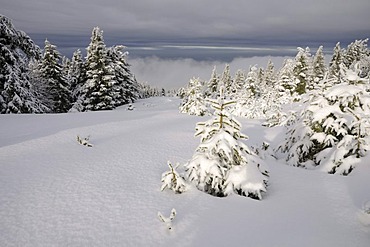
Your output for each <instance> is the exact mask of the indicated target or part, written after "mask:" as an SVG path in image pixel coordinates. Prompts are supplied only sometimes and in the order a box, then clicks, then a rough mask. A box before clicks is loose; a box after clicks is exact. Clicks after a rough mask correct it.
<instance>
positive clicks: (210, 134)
mask: <svg viewBox="0 0 370 247" xmlns="http://www.w3.org/2000/svg"><path fill="white" fill-rule="evenodd" d="M220 91H221V92H220V97H219V98H218V99H217V100H210V102H211V104H212V107H213V108H214V109H215V115H216V117H215V118H214V119H210V120H208V121H206V122H201V123H198V124H197V127H196V130H197V132H196V136H200V137H201V143H200V145H199V146H198V148H197V149H196V151H195V154H194V155H193V157H192V159H191V160H190V161H189V162H188V163H187V164H186V165H185V167H186V172H187V178H188V179H189V180H190V181H192V182H193V183H194V184H195V185H196V187H197V188H198V189H199V190H202V191H204V192H206V193H208V194H211V195H214V196H219V197H223V196H227V195H230V194H232V193H235V194H238V195H243V196H248V197H251V198H254V199H261V198H262V195H261V192H265V191H266V183H267V177H268V176H267V171H266V170H265V169H263V167H262V166H263V163H262V160H261V159H260V158H258V156H257V155H255V154H254V153H253V152H252V151H251V150H250V149H249V148H248V147H247V146H246V145H245V144H244V143H243V142H241V141H240V139H246V138H247V137H246V136H245V135H243V134H241V133H240V129H241V124H240V123H239V122H238V121H237V120H236V119H235V118H234V117H232V116H231V114H230V113H229V112H228V111H227V110H226V107H227V106H230V105H231V104H234V103H235V102H234V101H225V100H224V96H223V95H224V94H223V87H221V90H220Z"/></svg>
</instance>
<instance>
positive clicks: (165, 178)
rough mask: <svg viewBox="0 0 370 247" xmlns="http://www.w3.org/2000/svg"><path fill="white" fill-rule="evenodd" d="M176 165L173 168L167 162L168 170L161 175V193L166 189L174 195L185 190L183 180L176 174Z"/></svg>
mask: <svg viewBox="0 0 370 247" xmlns="http://www.w3.org/2000/svg"><path fill="white" fill-rule="evenodd" d="M178 166H179V164H177V165H176V166H175V167H173V166H172V164H171V163H170V162H168V167H169V168H170V170H169V171H167V172H164V173H163V174H162V180H161V181H162V187H161V191H163V190H165V189H166V188H167V189H170V190H173V191H174V192H175V193H179V194H181V193H183V192H185V190H186V182H185V180H184V178H183V177H182V176H181V175H180V174H179V173H178V172H177V170H176V169H177V167H178Z"/></svg>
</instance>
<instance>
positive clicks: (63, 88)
mask: <svg viewBox="0 0 370 247" xmlns="http://www.w3.org/2000/svg"><path fill="white" fill-rule="evenodd" d="M60 59H61V55H60V53H59V52H58V51H57V47H56V46H55V45H53V44H51V43H50V42H49V41H48V40H45V47H44V53H43V56H42V58H41V60H40V61H39V64H38V66H37V69H38V71H39V72H38V74H39V76H40V79H41V82H42V83H43V86H44V88H43V95H44V96H45V99H46V101H45V103H46V104H47V105H48V106H49V108H50V109H51V111H52V112H55V113H62V112H67V111H68V110H69V109H70V108H71V91H70V85H69V83H68V80H67V78H66V77H65V75H64V73H63V68H62V65H61V64H60V63H59V62H60Z"/></svg>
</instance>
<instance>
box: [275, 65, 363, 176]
mask: <svg viewBox="0 0 370 247" xmlns="http://www.w3.org/2000/svg"><path fill="white" fill-rule="evenodd" d="M343 80H344V81H343V82H342V83H341V84H339V83H335V84H334V86H332V87H330V88H328V89H327V90H325V91H324V92H321V91H319V90H317V91H314V92H312V95H313V97H312V100H311V101H310V103H309V105H308V106H307V107H306V109H304V110H303V111H302V113H301V117H300V119H299V120H298V121H297V123H296V124H295V125H293V126H292V127H291V129H290V130H289V131H288V133H287V139H286V141H285V142H284V143H283V144H282V145H280V147H279V148H278V149H279V150H281V151H283V152H286V153H287V158H286V159H287V162H288V164H290V165H293V166H300V167H305V168H310V169H313V168H318V169H321V170H323V171H325V172H328V173H338V174H342V175H347V174H349V173H350V172H351V171H352V170H353V169H354V168H355V165H356V163H357V162H358V161H359V158H360V157H362V156H364V155H365V153H366V151H367V150H369V148H370V117H369V116H370V94H369V90H368V89H369V81H368V80H365V79H361V78H360V77H359V76H358V72H357V71H353V70H348V69H347V70H346V71H345V76H344V78H343Z"/></svg>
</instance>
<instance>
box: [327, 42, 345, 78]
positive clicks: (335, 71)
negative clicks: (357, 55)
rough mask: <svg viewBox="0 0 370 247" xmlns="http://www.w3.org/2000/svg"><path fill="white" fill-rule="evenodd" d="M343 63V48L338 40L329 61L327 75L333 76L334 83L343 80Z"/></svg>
mask: <svg viewBox="0 0 370 247" xmlns="http://www.w3.org/2000/svg"><path fill="white" fill-rule="evenodd" d="M342 64H343V50H342V49H341V47H340V43H339V42H338V43H337V44H336V45H335V47H334V50H333V55H332V58H331V61H330V63H329V71H328V77H329V78H334V79H335V81H336V83H337V84H339V83H341V82H342V81H343V77H344V75H343V71H342V69H341V65H342Z"/></svg>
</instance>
